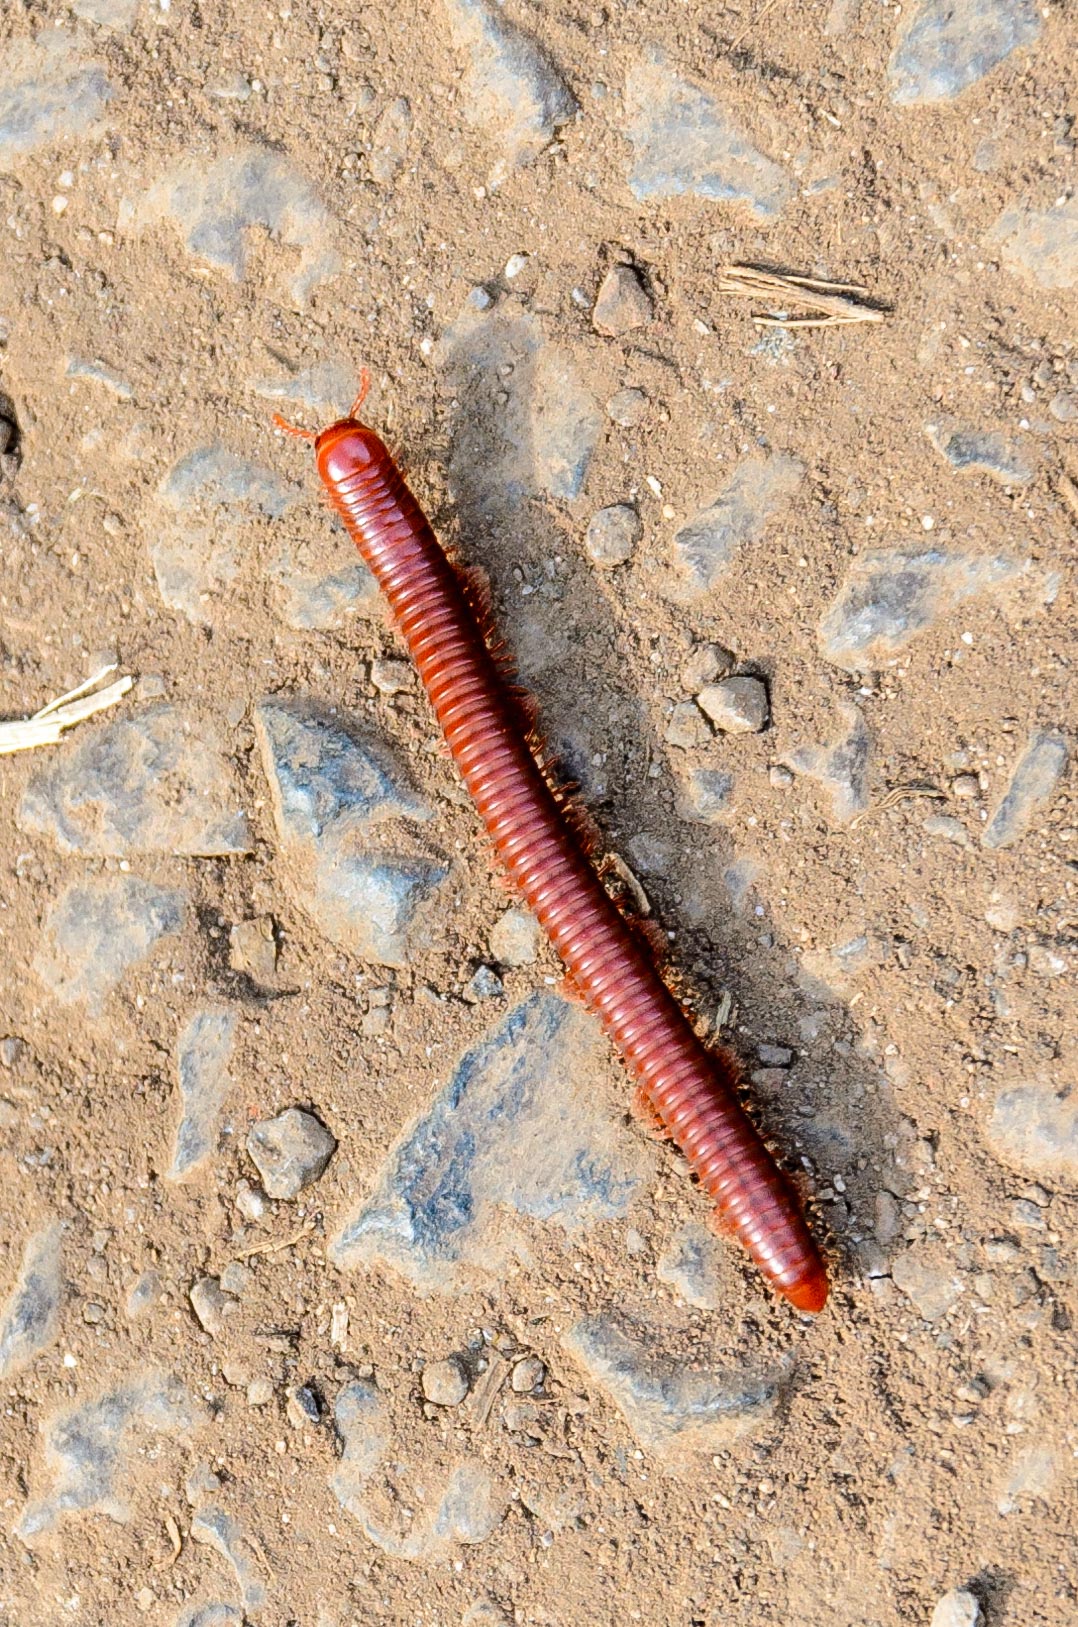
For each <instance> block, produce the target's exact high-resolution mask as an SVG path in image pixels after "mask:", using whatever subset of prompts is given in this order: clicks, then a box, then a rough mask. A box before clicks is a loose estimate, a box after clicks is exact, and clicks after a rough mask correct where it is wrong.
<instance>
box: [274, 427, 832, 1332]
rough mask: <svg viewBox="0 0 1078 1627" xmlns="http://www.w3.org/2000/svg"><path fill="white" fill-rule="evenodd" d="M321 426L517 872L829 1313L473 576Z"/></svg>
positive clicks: (374, 469) (663, 1112) (782, 1181)
mask: <svg viewBox="0 0 1078 1627" xmlns="http://www.w3.org/2000/svg"><path fill="white" fill-rule="evenodd" d="M355 411H356V408H355V407H354V408H353V412H355ZM285 427H288V426H285ZM310 438H312V439H314V442H315V453H316V458H317V464H318V470H319V473H320V475H321V476H322V479H323V481H324V482H325V485H326V489H327V491H328V493H329V497H330V500H331V502H332V504H333V506H334V507H335V508H336V509H337V511H338V512H339V513H340V515H341V517H342V519H343V520H344V523H345V525H346V526H347V528H348V530H349V532H350V533H351V535H352V537H353V539H354V540H355V543H356V545H357V547H358V548H359V551H360V553H361V555H362V557H363V559H364V560H365V561H366V563H367V565H368V566H369V567H370V569H371V571H372V572H373V574H374V576H375V578H376V579H377V581H378V584H379V587H380V588H381V590H382V592H383V593H384V594H385V597H386V599H387V600H388V603H389V605H390V607H391V609H392V612H393V616H394V618H395V620H396V624H397V626H398V628H399V629H400V631H401V633H402V634H403V636H404V638H405V639H406V640H407V643H408V647H409V649H410V650H411V653H412V656H413V659H414V661H415V664H416V667H417V668H418V670H419V674H420V677H421V678H422V680H423V684H424V686H425V688H426V691H427V694H428V695H429V697H430V700H431V703H432V705H433V707H434V710H435V713H436V714H437V717H438V721H439V723H440V725H441V727H442V730H443V732H444V734H445V738H446V740H447V742H448V744H449V749H450V751H451V752H452V754H453V757H454V759H455V761H456V764H457V767H458V768H459V770H460V773H461V775H462V777H463V779H464V782H465V784H466V786H467V788H468V790H469V792H470V793H471V796H472V798H473V799H474V802H475V805H476V807H477V809H478V810H479V813H480V816H481V817H482V819H483V822H484V824H485V825H486V827H487V830H488V831H489V833H490V836H491V839H492V840H493V843H494V846H495V849H496V850H497V853H498V856H499V858H500V859H501V861H502V863H503V864H504V865H505V867H506V869H507V870H508V872H509V875H510V876H511V878H512V880H513V882H514V883H515V884H516V886H517V887H518V888H519V890H520V892H521V893H522V894H523V896H524V898H525V900H526V901H527V903H528V905H529V906H530V907H531V909H532V910H533V911H534V913H535V915H536V916H537V918H538V920H539V922H540V924H541V925H542V927H543V929H544V931H545V932H546V933H547V934H548V935H549V937H550V940H551V942H552V943H553V945H554V947H555V949H556V950H557V952H558V954H559V955H560V956H561V959H562V960H563V961H564V963H565V965H566V967H567V968H568V970H569V972H570V974H571V977H572V981H573V983H574V984H575V985H576V987H577V988H578V989H579V991H580V993H581V995H582V997H583V998H584V1000H585V1001H586V1002H587V1004H588V1005H589V1006H590V1007H591V1008H592V1009H593V1010H594V1011H595V1012H596V1013H597V1014H598V1016H599V1018H600V1021H601V1022H602V1024H603V1027H604V1028H605V1030H606V1032H607V1034H608V1035H609V1036H610V1039H611V1040H612V1042H613V1044H614V1046H615V1047H616V1048H617V1050H618V1052H619V1053H620V1054H621V1056H622V1057H623V1058H624V1060H625V1062H626V1063H627V1065H628V1067H629V1069H630V1070H631V1072H632V1073H633V1075H634V1076H635V1078H636V1079H637V1081H638V1083H639V1085H640V1087H641V1088H642V1091H643V1093H644V1096H645V1098H646V1100H647V1102H648V1103H649V1104H650V1106H651V1107H652V1109H653V1110H654V1112H655V1114H656V1115H657V1117H658V1118H659V1119H660V1120H661V1121H662V1124H663V1125H664V1126H665V1128H666V1129H667V1131H668V1132H669V1134H670V1136H671V1138H672V1140H673V1141H674V1142H675V1143H676V1145H677V1146H678V1147H679V1148H680V1149H681V1151H682V1153H683V1154H684V1156H685V1158H686V1159H687V1160H688V1163H689V1165H690V1166H691V1168H692V1170H693V1171H694V1173H695V1174H696V1176H697V1177H698V1178H699V1181H700V1183H701V1185H702V1186H703V1187H704V1188H705V1190H706V1191H707V1192H708V1194H709V1195H710V1197H711V1198H712V1199H713V1200H714V1203H715V1205H716V1208H717V1210H718V1214H719V1217H720V1219H721V1222H722V1224H723V1226H724V1227H725V1228H727V1229H729V1230H731V1231H733V1232H734V1233H736V1235H737V1236H738V1237H739V1238H740V1240H741V1241H742V1243H743V1244H744V1245H745V1247H746V1248H747V1249H748V1251H749V1253H750V1254H751V1255H752V1257H753V1259H754V1260H755V1261H756V1263H757V1265H758V1266H759V1268H760V1270H761V1271H762V1272H763V1273H764V1275H765V1276H766V1277H767V1278H768V1280H769V1281H770V1282H771V1283H772V1284H773V1285H774V1287H775V1288H776V1289H777V1290H778V1291H779V1292H780V1293H781V1294H784V1295H785V1296H786V1298H787V1299H789V1300H790V1301H791V1302H792V1303H793V1304H794V1305H795V1306H797V1307H798V1309H800V1310H803V1311H819V1310H821V1309H822V1307H823V1305H824V1303H825V1301H826V1299H827V1276H826V1273H825V1270H824V1265H823V1262H822V1259H821V1257H820V1254H819V1252H818V1250H817V1248H816V1245H815V1243H814V1241H813V1239H812V1237H811V1235H810V1233H809V1231H808V1228H807V1226H806V1224H805V1221H804V1219H803V1218H802V1215H801V1212H800V1209H799V1206H798V1203H797V1200H796V1198H795V1196H794V1194H793V1192H792V1190H791V1187H790V1185H789V1183H788V1181H787V1179H786V1178H785V1176H784V1175H783V1174H782V1172H781V1171H780V1169H779V1168H778V1166H777V1164H776V1163H775V1161H774V1159H773V1158H772V1156H771V1154H770V1152H769V1151H768V1149H767V1147H766V1146H765V1145H764V1142H763V1141H762V1139H761V1138H760V1136H759V1134H758V1132H757V1131H756V1129H755V1127H754V1126H753V1124H752V1123H751V1121H750V1120H749V1118H748V1116H747V1114H746V1113H745V1111H744V1109H743V1107H742V1106H741V1103H740V1101H739V1100H738V1096H737V1084H738V1066H737V1062H736V1060H735V1058H734V1057H733V1056H732V1055H731V1054H730V1053H729V1052H727V1051H725V1050H714V1051H712V1050H708V1049H706V1048H705V1047H704V1046H703V1045H702V1044H701V1042H700V1041H699V1039H698V1038H697V1037H696V1035H695V1033H694V1032H693V1029H692V1026H691V1025H690V1022H689V1020H688V1018H687V1017H686V1015H685V1013H684V1012H683V1011H682V1009H681V1008H680V1006H679V1005H678V1004H677V1002H676V1001H675V1000H674V998H673V996H672V995H671V994H670V992H669V990H668V989H667V987H666V985H665V983H664V982H663V980H662V978H661V976H660V975H659V973H658V971H657V970H656V967H655V965H654V963H653V961H652V960H651V959H650V957H649V955H648V954H647V952H646V950H645V949H644V947H643V945H642V944H641V943H640V942H639V941H638V938H637V937H636V935H635V934H634V933H633V931H632V930H631V929H630V927H629V926H628V925H627V923H626V922H625V920H624V919H623V917H622V915H621V914H620V912H619V910H618V909H617V907H616V906H615V904H614V903H613V902H612V900H611V899H610V897H609V895H608V894H607V892H606V890H605V888H604V887H603V885H602V883H601V882H600V880H599V878H598V876H597V875H596V873H595V870H594V869H593V867H592V865H591V863H590V861H589V859H588V858H587V856H586V854H585V852H584V850H583V848H582V847H581V846H580V844H579V842H578V840H577V838H576V836H575V835H574V833H573V831H572V829H571V827H570V825H569V824H568V823H567V821H566V818H565V813H564V810H563V808H562V807H560V806H559V803H558V800H557V798H556V797H555V796H554V794H553V793H552V791H551V789H550V787H549V786H548V784H547V782H546V780H545V778H544V776H543V773H542V771H541V769H540V767H539V765H538V763H537V762H536V759H535V756H534V754H533V752H532V750H531V747H530V745H529V743H528V740H527V738H526V736H525V733H524V731H523V729H522V727H521V721H520V714H519V708H518V706H517V704H516V702H515V700H514V697H513V695H512V693H511V691H510V689H509V687H508V686H507V684H506V681H505V679H504V678H503V676H502V673H501V671H500V669H499V666H498V664H497V662H496V660H495V659H494V657H493V656H492V654H491V652H490V650H489V648H488V645H487V641H486V638H485V636H484V633H483V630H482V628H481V626H480V624H479V621H478V620H477V618H476V616H475V614H474V613H473V611H472V609H471V606H470V604H469V600H468V595H467V594H466V592H465V591H464V589H463V587H462V585H461V581H460V578H459V576H458V574H457V572H456V570H455V569H454V567H453V565H452V564H451V563H450V561H449V560H448V559H447V558H446V555H445V553H444V552H443V550H442V548H441V547H440V546H439V543H438V541H437V539H436V538H435V536H434V533H433V531H432V530H431V527H430V525H429V524H428V522H427V521H426V519H425V518H424V516H423V514H422V512H421V510H420V508H419V505H418V503H417V502H416V500H415V498H414V497H413V496H412V493H411V492H410V491H409V489H408V487H407V486H406V485H405V482H404V479H403V476H402V475H401V474H400V472H399V470H398V469H397V467H396V465H395V463H394V461H393V459H392V457H391V455H390V453H389V452H388V451H387V450H386V447H385V446H384V445H383V443H382V441H381V440H380V439H379V438H378V436H377V435H375V433H374V432H373V430H371V429H369V428H367V427H366V426H365V425H363V424H361V423H360V422H358V421H357V420H356V419H355V418H354V417H350V418H345V419H341V420H340V421H339V422H337V423H335V424H333V425H331V426H330V428H328V429H326V430H324V431H322V433H321V434H320V435H318V436H317V437H310Z"/></svg>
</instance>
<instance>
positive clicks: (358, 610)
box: [269, 397, 382, 633]
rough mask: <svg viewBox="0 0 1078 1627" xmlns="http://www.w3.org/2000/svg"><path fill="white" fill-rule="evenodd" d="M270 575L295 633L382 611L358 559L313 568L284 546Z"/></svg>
mask: <svg viewBox="0 0 1078 1627" xmlns="http://www.w3.org/2000/svg"><path fill="white" fill-rule="evenodd" d="M342 399H347V397H343V398H342ZM269 574H270V578H271V580H272V582H273V584H274V587H275V590H276V598H277V603H278V606H279V610H280V615H281V618H282V620H283V621H284V622H285V623H286V625H287V626H289V627H293V628H295V629H296V630H297V632H301V633H306V632H317V633H337V632H340V631H341V629H342V628H344V627H346V626H347V625H348V622H349V621H350V619H351V618H352V617H353V616H357V615H359V616H376V615H378V614H380V612H381V606H382V600H381V596H380V594H379V591H378V584H377V582H376V581H375V579H374V577H373V576H372V575H371V573H370V571H369V570H368V569H367V567H366V565H364V564H363V562H362V561H361V560H360V561H357V562H356V563H355V564H354V565H345V566H342V567H341V568H339V569H329V570H324V571H312V570H308V569H306V568H305V567H304V566H302V565H301V564H299V563H298V561H297V560H296V558H295V555H294V553H293V552H292V551H291V550H289V549H285V550H284V552H282V553H281V554H279V555H278V556H277V559H276V560H275V561H274V563H273V564H272V565H271V566H270V571H269Z"/></svg>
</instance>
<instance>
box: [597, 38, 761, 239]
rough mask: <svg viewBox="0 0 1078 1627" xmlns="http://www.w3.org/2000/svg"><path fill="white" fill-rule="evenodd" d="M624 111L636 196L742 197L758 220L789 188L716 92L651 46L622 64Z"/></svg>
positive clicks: (728, 199)
mask: <svg viewBox="0 0 1078 1627" xmlns="http://www.w3.org/2000/svg"><path fill="white" fill-rule="evenodd" d="M625 115H626V134H627V135H628V137H629V140H630V142H631V143H632V148H633V161H632V165H631V167H630V170H629V188H630V191H631V192H632V194H633V197H634V198H635V199H636V200H637V202H638V203H645V202H648V201H650V200H652V199H661V198H674V197H679V196H681V195H682V194H684V193H690V194H693V195H695V196H696V197H698V198H706V199H708V200H710V201H713V202H723V203H743V204H745V205H746V206H747V208H748V210H749V211H750V213H751V214H753V215H755V217H756V218H757V219H758V220H772V219H774V218H775V217H776V216H777V215H778V213H779V211H780V210H781V208H782V206H783V204H784V203H785V202H786V201H787V199H788V198H789V197H790V195H791V192H792V187H791V184H790V181H789V180H788V179H787V177H786V175H785V173H784V171H783V170H782V168H781V167H780V166H779V165H778V164H776V163H773V162H772V161H771V160H770V159H769V158H766V157H765V156H764V154H763V153H761V152H759V151H757V149H756V148H755V147H754V146H753V144H752V142H751V141H750V140H749V138H748V137H747V136H746V134H745V133H744V131H743V130H742V129H741V128H740V127H739V125H738V124H737V123H736V122H735V120H734V119H733V117H732V116H731V114H730V113H729V112H728V111H727V109H726V108H725V107H723V106H722V104H721V103H720V102H719V101H718V99H717V98H716V97H715V96H714V95H712V94H711V93H710V92H709V91H707V90H705V89H703V88H702V87H701V86H699V85H697V84H694V83H693V82H692V81H691V80H689V79H687V78H685V77H683V76H682V75H681V74H679V73H678V72H677V71H676V70H675V69H674V68H673V67H672V66H671V65H670V63H669V62H668V60H667V58H666V56H665V54H664V53H663V52H662V51H661V50H659V49H658V48H657V47H653V48H651V49H650V50H648V51H647V52H646V53H645V54H644V55H642V56H641V57H640V58H638V60H637V61H636V62H635V63H634V64H633V65H632V66H631V67H630V69H629V72H628V75H627V78H626V84H625Z"/></svg>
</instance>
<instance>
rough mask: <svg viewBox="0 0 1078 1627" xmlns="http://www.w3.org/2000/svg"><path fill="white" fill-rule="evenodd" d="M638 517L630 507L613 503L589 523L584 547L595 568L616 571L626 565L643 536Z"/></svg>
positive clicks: (600, 511)
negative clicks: (616, 567)
mask: <svg viewBox="0 0 1078 1627" xmlns="http://www.w3.org/2000/svg"><path fill="white" fill-rule="evenodd" d="M643 530H644V528H643V525H642V523H641V520H640V516H639V514H638V513H637V512H636V509H635V508H633V507H632V505H631V504H630V503H614V504H612V505H611V506H610V507H609V508H601V509H600V510H599V511H598V513H597V514H594V515H593V516H592V518H591V520H590V521H589V522H588V529H587V533H586V535H585V538H584V547H585V548H586V550H587V554H588V558H589V559H590V560H591V561H592V563H593V564H594V565H600V566H602V567H603V568H604V569H607V570H610V569H613V567H614V566H615V565H624V564H625V562H626V560H629V559H631V558H632V556H633V551H634V550H635V548H636V545H637V543H638V542H639V541H640V538H641V536H642V535H643Z"/></svg>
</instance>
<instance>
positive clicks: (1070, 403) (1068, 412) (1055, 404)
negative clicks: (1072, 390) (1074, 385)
mask: <svg viewBox="0 0 1078 1627" xmlns="http://www.w3.org/2000/svg"><path fill="white" fill-rule="evenodd" d="M1048 411H1049V412H1050V413H1051V414H1052V417H1053V418H1055V419H1056V420H1057V422H1059V423H1061V424H1074V423H1078V396H1075V395H1069V394H1068V393H1067V391H1066V390H1060V391H1059V393H1058V395H1054V396H1053V397H1052V399H1051V401H1049V403H1048Z"/></svg>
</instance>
